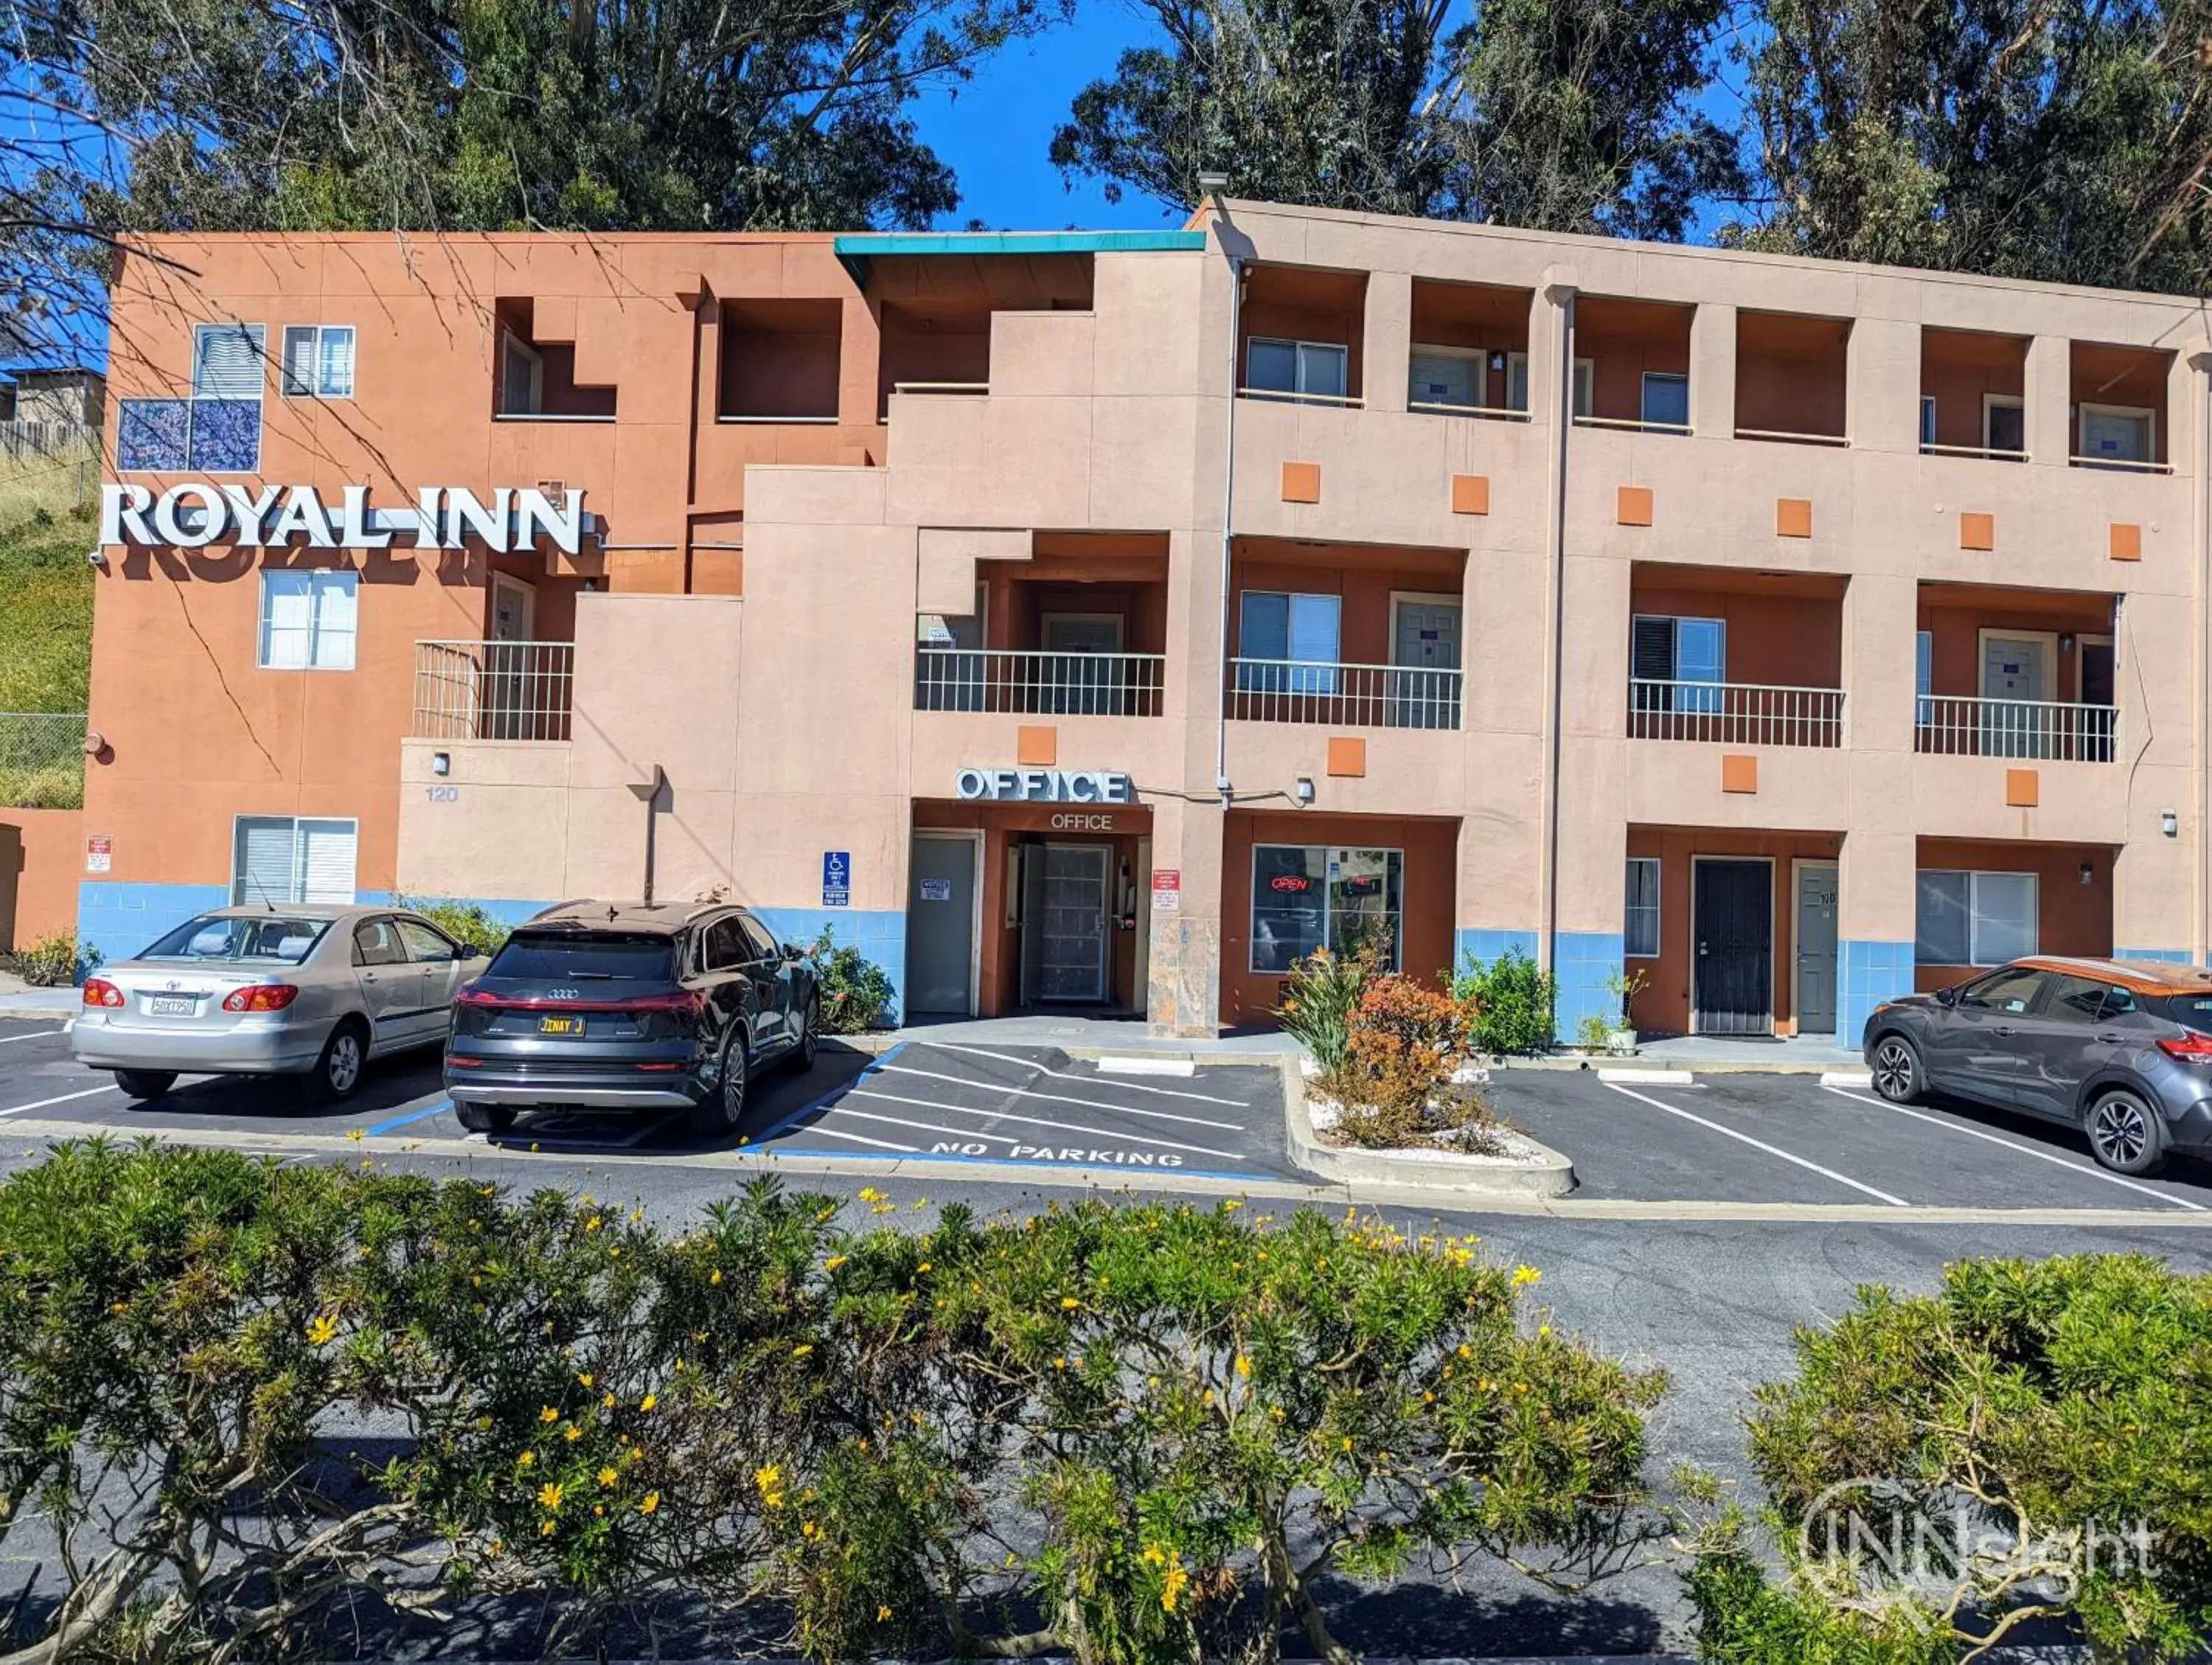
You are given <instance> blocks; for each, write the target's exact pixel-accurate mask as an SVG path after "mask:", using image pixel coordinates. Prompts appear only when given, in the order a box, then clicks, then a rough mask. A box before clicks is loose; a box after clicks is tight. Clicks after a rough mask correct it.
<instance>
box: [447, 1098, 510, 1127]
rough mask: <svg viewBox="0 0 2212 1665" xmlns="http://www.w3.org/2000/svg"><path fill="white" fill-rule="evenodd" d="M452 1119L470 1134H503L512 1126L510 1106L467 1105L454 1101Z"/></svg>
mask: <svg viewBox="0 0 2212 1665" xmlns="http://www.w3.org/2000/svg"><path fill="white" fill-rule="evenodd" d="M453 1115H454V1117H455V1118H456V1119H457V1120H458V1121H459V1122H460V1124H461V1126H463V1127H465V1128H467V1129H468V1130H469V1131H470V1132H471V1133H505V1132H506V1131H507V1129H508V1128H509V1127H513V1125H514V1107H513V1105H512V1104H468V1103H460V1102H459V1101H456V1102H455V1103H454V1105H453Z"/></svg>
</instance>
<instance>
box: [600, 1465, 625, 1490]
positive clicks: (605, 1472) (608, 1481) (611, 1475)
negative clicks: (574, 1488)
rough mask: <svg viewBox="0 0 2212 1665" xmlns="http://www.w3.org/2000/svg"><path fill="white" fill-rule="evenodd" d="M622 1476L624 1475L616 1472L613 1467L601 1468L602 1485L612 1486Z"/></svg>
mask: <svg viewBox="0 0 2212 1665" xmlns="http://www.w3.org/2000/svg"><path fill="white" fill-rule="evenodd" d="M621 1478H622V1476H621V1475H620V1474H617V1473H615V1471H614V1470H613V1469H611V1468H602V1469H600V1470H599V1485H600V1486H602V1487H605V1486H612V1485H613V1484H614V1483H615V1482H616V1481H617V1480H620V1479H621Z"/></svg>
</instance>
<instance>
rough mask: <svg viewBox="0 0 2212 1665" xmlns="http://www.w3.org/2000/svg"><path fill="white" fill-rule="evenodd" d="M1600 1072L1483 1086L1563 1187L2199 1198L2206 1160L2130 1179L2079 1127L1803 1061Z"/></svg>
mask: <svg viewBox="0 0 2212 1665" xmlns="http://www.w3.org/2000/svg"><path fill="white" fill-rule="evenodd" d="M1604 1074H1605V1072H1597V1071H1583V1072H1577V1071H1548V1070H1547V1071H1535V1070H1517V1071H1516V1070H1501V1071H1498V1072H1496V1073H1494V1074H1493V1075H1492V1079H1491V1085H1490V1087H1489V1089H1488V1093H1489V1097H1490V1101H1491V1103H1492V1105H1493V1106H1495V1107H1496V1109H1498V1113H1499V1114H1500V1115H1503V1116H1504V1118H1505V1120H1507V1121H1510V1122H1511V1123H1513V1124H1514V1125H1515V1126H1516V1127H1521V1128H1522V1129H1523V1130H1524V1131H1525V1132H1527V1133H1530V1134H1531V1135H1533V1136H1534V1137H1535V1138H1536V1139H1541V1140H1542V1141H1543V1142H1544V1143H1545V1144H1547V1145H1550V1146H1552V1148H1553V1149H1554V1150H1557V1151H1561V1152H1565V1153H1566V1154H1567V1155H1568V1156H1570V1157H1571V1158H1573V1160H1574V1164H1575V1178H1576V1181H1577V1187H1576V1192H1575V1194H1576V1195H1577V1197H1583V1198H1612V1199H1621V1200H1630V1199H1633V1200H1661V1199H1667V1200H1679V1201H1683V1202H1779V1203H1801V1204H1810V1205H1821V1204H1836V1203H1854V1204H1862V1205H1875V1206H1891V1207H1897V1208H1911V1207H1924V1208H1978V1209H2035V1210H2045V1209H2054V1208H2085V1209H2089V1208H2093V1209H2108V1208H2131V1209H2145V1210H2150V1211H2159V1210H2172V1211H2175V1212H2212V1164H2206V1163H2204V1162H2203V1161H2202V1160H2199V1159H2196V1158H2187V1157H2177V1158H2173V1159H2172V1161H2171V1162H2169V1163H2168V1164H2167V1165H2166V1169H2165V1170H2163V1171H2162V1172H2160V1173H2159V1174H2157V1175H2154V1176H2151V1177H2148V1178H2144V1179H2132V1178H2129V1177H2127V1176H2123V1175H2119V1174H2114V1173H2110V1172H2107V1171H2106V1170H2104V1169H2102V1168H2100V1167H2099V1166H2098V1165H2097V1164H2096V1162H2095V1160H2094V1159H2093V1158H2092V1157H2091V1156H2090V1155H2089V1151H2088V1144H2087V1140H2086V1139H2084V1138H2083V1136H2082V1135H2081V1133H2080V1132H2079V1131H2078V1130H2076V1129H2073V1128H2069V1127H2059V1126H2057V1125H2056V1124H2054V1123H2051V1122H2045V1121H2038V1120H2035V1119H2033V1118H2031V1117H2028V1116H2025V1115H2006V1114H2004V1113H2003V1112H2002V1111H1996V1110H1984V1109H1979V1108H1978V1107H1976V1106H1973V1105H1970V1104H1966V1103H1960V1102H1959V1101H1956V1100H1951V1099H1934V1100H1931V1101H1929V1103H1924V1104H1917V1105H1912V1106H1903V1105H1896V1104H1890V1103H1885V1102H1884V1101H1883V1100H1881V1099H1880V1098H1877V1097H1875V1095H1874V1093H1873V1092H1872V1091H1871V1090H1869V1089H1867V1088H1863V1087H1846V1086H1823V1085H1821V1084H1820V1079H1819V1078H1818V1077H1815V1076H1810V1075H1754V1074H1730V1073H1716V1074H1711V1075H1707V1076H1702V1077H1698V1078H1696V1079H1694V1080H1692V1079H1687V1078H1685V1079H1680V1080H1678V1081H1674V1082H1665V1083H1653V1082H1648V1081H1643V1080H1638V1081H1634V1082H1620V1081H1607V1080H1606V1079H1603V1075H1604Z"/></svg>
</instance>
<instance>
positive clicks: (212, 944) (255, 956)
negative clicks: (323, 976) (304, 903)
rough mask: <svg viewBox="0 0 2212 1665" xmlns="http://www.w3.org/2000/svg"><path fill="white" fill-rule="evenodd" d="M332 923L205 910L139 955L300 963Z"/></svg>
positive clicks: (143, 958) (181, 958) (284, 915)
mask: <svg viewBox="0 0 2212 1665" xmlns="http://www.w3.org/2000/svg"><path fill="white" fill-rule="evenodd" d="M330 928H331V922H330V921H328V920H326V919H301V918H298V917H296V916H295V915H286V914H252V915H232V916H225V915H219V914H203V915H200V917H199V918H197V919H196V920H188V921H185V923H184V924H182V925H180V926H179V927H177V928H176V929H175V930H173V931H172V932H170V933H169V934H168V935H167V936H166V937H164V938H162V939H161V941H159V942H157V943H155V945H153V946H152V947H151V948H149V949H148V950H147V951H145V952H144V953H143V954H141V955H140V956H139V958H140V959H142V960H254V961H262V962H270V963H276V964H278V965H297V964H299V963H300V962H301V961H302V960H304V959H306V958H307V956H308V955H309V954H311V953H313V951H314V947H315V945H316V944H317V943H319V942H320V941H321V940H322V939H323V933H324V932H325V931H327V930H329V929H330Z"/></svg>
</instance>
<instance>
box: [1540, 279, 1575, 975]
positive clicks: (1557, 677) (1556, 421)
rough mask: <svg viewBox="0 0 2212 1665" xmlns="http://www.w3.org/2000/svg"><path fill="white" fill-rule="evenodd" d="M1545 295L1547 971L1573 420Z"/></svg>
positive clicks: (1543, 962)
mask: <svg viewBox="0 0 2212 1665" xmlns="http://www.w3.org/2000/svg"><path fill="white" fill-rule="evenodd" d="M1545 294H1546V298H1547V299H1548V300H1550V301H1552V302H1553V304H1554V305H1555V306H1556V307H1558V308H1559V316H1558V318H1557V319H1556V321H1555V331H1554V332H1555V333H1556V334H1557V335H1558V337H1559V356H1558V359H1557V361H1556V362H1555V363H1554V364H1553V370H1552V397H1553V406H1552V409H1553V419H1552V459H1551V460H1552V466H1551V475H1552V480H1551V488H1552V489H1551V501H1550V503H1549V504H1548V505H1547V508H1546V519H1547V522H1548V525H1547V528H1546V539H1545V550H1544V557H1545V561H1546V562H1547V565H1548V566H1549V568H1550V571H1549V573H1548V574H1547V583H1546V586H1545V592H1544V607H1545V611H1546V614H1547V617H1546V618H1545V621H1544V729H1545V743H1544V775H1543V826H1542V830H1541V836H1540V842H1539V844H1538V860H1539V861H1540V862H1541V864H1542V868H1543V897H1544V928H1543V931H1542V933H1541V934H1540V935H1539V936H1538V938H1537V940H1536V963H1537V964H1538V966H1540V967H1541V969H1544V970H1547V971H1550V970H1552V969H1554V968H1555V967H1556V966H1557V964H1558V962H1559V954H1558V947H1559V943H1558V938H1559V763H1560V757H1561V755H1562V745H1561V738H1560V732H1559V730H1560V725H1561V718H1562V714H1563V712H1564V709H1565V693H1564V690H1563V686H1562V684H1563V678H1564V671H1565V664H1564V651H1565V635H1566V618H1565V613H1566V572H1567V429H1568V428H1569V427H1570V426H1571V424H1572V422H1573V421H1574V402H1575V290H1574V289H1573V287H1572V286H1571V285H1568V284H1556V285H1553V286H1551V287H1550V288H1548V289H1547V290H1546V291H1545Z"/></svg>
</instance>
